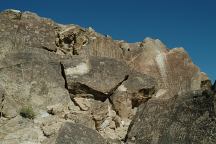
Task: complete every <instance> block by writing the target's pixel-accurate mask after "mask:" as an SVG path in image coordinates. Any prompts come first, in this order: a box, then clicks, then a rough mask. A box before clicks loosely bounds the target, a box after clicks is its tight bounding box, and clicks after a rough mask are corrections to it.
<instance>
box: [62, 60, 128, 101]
mask: <svg viewBox="0 0 216 144" xmlns="http://www.w3.org/2000/svg"><path fill="white" fill-rule="evenodd" d="M62 64H63V66H64V70H65V75H66V80H67V83H68V89H69V91H70V92H71V93H73V94H78V93H88V94H93V95H94V97H95V99H103V97H106V96H105V95H106V94H109V93H110V92H111V91H112V90H113V89H114V88H115V87H116V86H117V85H118V84H119V83H120V82H122V81H124V79H125V76H127V75H128V74H129V73H130V69H129V67H128V66H127V65H126V64H125V63H124V62H121V61H117V60H114V59H110V58H100V57H90V58H88V57H80V56H76V57H75V56H74V57H73V58H71V59H68V60H65V61H63V62H62ZM100 97H101V98H100Z"/></svg>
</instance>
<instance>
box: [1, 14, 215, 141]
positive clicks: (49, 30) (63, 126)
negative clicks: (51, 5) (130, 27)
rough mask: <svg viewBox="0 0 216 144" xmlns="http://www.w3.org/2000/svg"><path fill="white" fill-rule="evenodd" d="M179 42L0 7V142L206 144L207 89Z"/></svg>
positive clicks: (210, 115)
mask: <svg viewBox="0 0 216 144" xmlns="http://www.w3.org/2000/svg"><path fill="white" fill-rule="evenodd" d="M215 85H216V84H214V85H211V82H210V81H209V80H208V77H207V75H206V74H205V73H203V72H201V71H200V69H199V68H198V67H197V66H196V65H194V64H193V63H192V61H191V59H190V57H189V56H188V54H187V53H186V52H185V50H184V49H183V48H174V49H169V48H167V47H166V46H165V45H164V44H163V43H162V42H161V41H160V40H158V39H156V40H154V39H151V38H146V39H145V40H144V41H143V42H137V43H127V42H125V41H119V40H113V39H112V38H111V37H109V36H104V35H102V34H99V33H97V32H95V31H94V30H93V29H92V28H91V27H90V28H87V29H85V28H82V27H80V26H77V25H61V24H57V23H55V22H54V21H52V20H50V19H46V18H41V17H39V16H37V15H36V14H34V13H31V12H20V11H17V10H6V11H4V12H2V13H0V143H2V144H9V143H11V144H22V143H23V144H24V143H34V144H54V143H57V144H60V143H61V144H69V143H83V144H88V143H100V144H103V143H104V144H105V143H107V144H117V143H119V144H120V143H136V144H143V143H152V144H153V143H154V144H157V143H164V144H165V143H202V144H204V143H215V141H216V140H215V138H214V136H215V135H216V131H215V127H216V124H215V107H214V104H215V99H214V98H215V91H216V88H215V87H216V86H215Z"/></svg>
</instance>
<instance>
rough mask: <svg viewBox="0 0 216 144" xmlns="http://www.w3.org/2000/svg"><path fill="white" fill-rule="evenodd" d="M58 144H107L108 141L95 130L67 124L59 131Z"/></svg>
mask: <svg viewBox="0 0 216 144" xmlns="http://www.w3.org/2000/svg"><path fill="white" fill-rule="evenodd" d="M56 144H106V141H105V140H104V139H103V137H102V136H101V135H100V134H99V133H97V131H95V130H92V129H90V128H87V127H85V126H83V125H79V124H73V123H69V122H67V123H65V124H64V125H63V126H62V128H61V129H60V130H59V134H58V137H57V139H56Z"/></svg>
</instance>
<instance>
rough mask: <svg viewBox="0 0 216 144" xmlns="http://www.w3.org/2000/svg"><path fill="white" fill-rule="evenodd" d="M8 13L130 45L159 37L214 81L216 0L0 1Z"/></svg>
mask: <svg viewBox="0 0 216 144" xmlns="http://www.w3.org/2000/svg"><path fill="white" fill-rule="evenodd" d="M8 8H13V9H19V10H22V11H26V10H27V11H33V12H36V13H37V14H38V15H40V16H43V17H49V18H52V19H53V20H55V21H56V22H59V23H63V24H69V23H73V24H78V25H81V26H83V27H89V26H91V27H93V28H94V29H95V30H96V31H98V32H100V33H103V34H108V35H110V36H112V37H113V38H114V39H123V40H126V41H128V42H136V41H142V40H143V39H144V38H145V37H152V38H159V39H160V40H161V41H163V42H164V43H165V44H166V45H167V46H168V47H169V48H173V47H184V48H185V49H186V50H187V52H188V53H189V54H190V56H191V58H192V60H193V62H194V63H195V64H197V65H198V66H199V67H200V68H201V70H202V71H204V72H206V73H207V74H208V75H209V77H210V78H211V79H212V80H213V79H216V1H215V0H76V1H75V0H61V1H57V0H13V1H12V0H1V1H0V10H1V11H2V10H4V9H8Z"/></svg>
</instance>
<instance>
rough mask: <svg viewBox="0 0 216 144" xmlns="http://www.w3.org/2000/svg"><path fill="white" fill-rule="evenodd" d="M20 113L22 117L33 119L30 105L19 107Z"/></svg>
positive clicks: (33, 114)
mask: <svg viewBox="0 0 216 144" xmlns="http://www.w3.org/2000/svg"><path fill="white" fill-rule="evenodd" d="M20 115H21V116H22V117H24V118H28V119H34V118H35V112H34V110H33V108H32V107H31V106H25V107H22V108H21V109H20Z"/></svg>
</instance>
